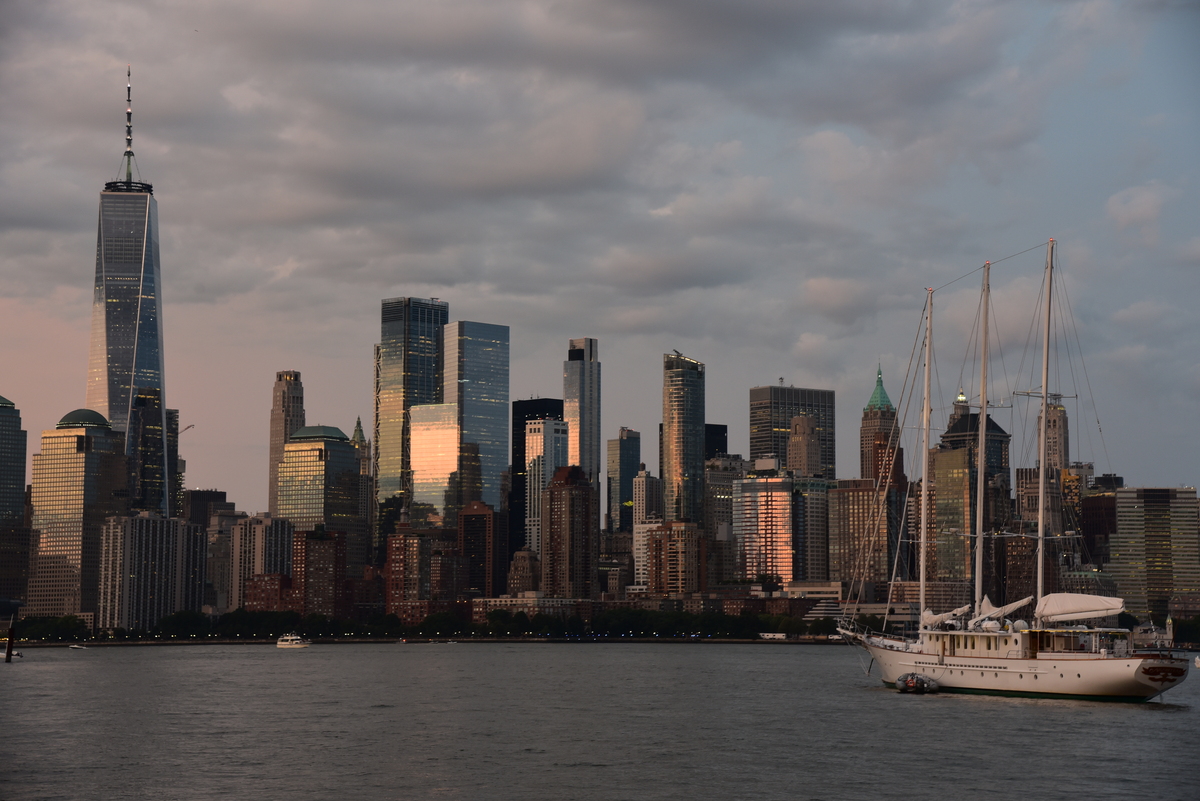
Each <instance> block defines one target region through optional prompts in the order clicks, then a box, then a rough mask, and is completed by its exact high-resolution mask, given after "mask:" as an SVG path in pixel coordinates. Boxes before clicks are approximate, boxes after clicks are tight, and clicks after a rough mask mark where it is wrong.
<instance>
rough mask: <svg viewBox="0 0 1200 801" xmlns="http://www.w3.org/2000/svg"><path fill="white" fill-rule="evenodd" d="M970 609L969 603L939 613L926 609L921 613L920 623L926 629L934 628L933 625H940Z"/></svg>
mask: <svg viewBox="0 0 1200 801" xmlns="http://www.w3.org/2000/svg"><path fill="white" fill-rule="evenodd" d="M970 611H971V605H970V604H967V605H966V606H960V607H959V608H958V609H955V610H954V611H953V612H943V613H942V614H940V615H935V614H934V613H933V612H931V611H930V610H928V609H926V610H925V611H924V612H922V613H921V625H923V626H924V627H925V628H927V629H931V628H934V627H935V626H940V625H941V624H943V623H945V622H946V621H947V620H952V619H954V618H956V617H962V616H963V615H965V614H967V613H968V612H970Z"/></svg>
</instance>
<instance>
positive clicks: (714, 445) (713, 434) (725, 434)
mask: <svg viewBox="0 0 1200 801" xmlns="http://www.w3.org/2000/svg"><path fill="white" fill-rule="evenodd" d="M728 453H729V426H727V425H725V424H724V423H705V424H704V460H705V461H708V460H709V459H715V458H717V457H718V456H721V455H724V454H728Z"/></svg>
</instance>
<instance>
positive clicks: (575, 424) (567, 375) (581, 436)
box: [563, 337, 600, 497]
mask: <svg viewBox="0 0 1200 801" xmlns="http://www.w3.org/2000/svg"><path fill="white" fill-rule="evenodd" d="M563 420H564V421H566V423H567V425H568V426H569V427H570V431H571V433H570V454H569V456H568V458H569V459H570V461H569V462H568V464H577V465H579V466H580V467H582V468H583V472H584V473H585V474H586V475H587V477H588V481H590V482H592V489H593V490H594V491H595V492H596V493H597V497H599V492H600V352H599V349H598V348H597V347H596V340H594V339H591V338H589V337H584V338H582V339H572V340H571V344H570V347H569V348H568V349H567V360H566V361H565V362H563Z"/></svg>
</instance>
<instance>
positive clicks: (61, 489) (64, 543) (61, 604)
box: [23, 409, 128, 624]
mask: <svg viewBox="0 0 1200 801" xmlns="http://www.w3.org/2000/svg"><path fill="white" fill-rule="evenodd" d="M127 478H128V476H127V474H126V459H125V438H124V436H123V435H122V433H121V432H119V431H114V430H113V428H112V426H110V425H109V423H108V421H107V420H105V419H104V416H103V415H101V414H99V413H97V412H95V411H94V410H92V409H76V410H75V411H73V412H71V413H69V414H67V415H65V416H64V417H63V418H62V419H61V420H59V421H58V425H56V426H55V427H54V428H53V429H50V430H48V431H43V432H42V451H41V453H36V454H34V456H33V490H32V503H33V526H32V528H33V533H32V542H31V555H32V558H31V561H30V575H29V593H28V602H27V604H26V606H25V609H24V610H23V612H24V614H25V615H27V616H48V617H62V616H63V615H78V616H80V617H82V618H84V619H85V620H86V621H87V622H88V623H89V624H91V623H92V622H93V621H94V616H95V614H96V611H97V606H96V605H97V601H98V598H97V584H98V581H99V571H100V540H101V531H102V529H103V527H104V521H105V520H106V519H107V518H109V517H112V516H114V515H123V514H125V512H126V508H127V505H126V501H127V493H128V482H127Z"/></svg>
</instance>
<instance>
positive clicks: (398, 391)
mask: <svg viewBox="0 0 1200 801" xmlns="http://www.w3.org/2000/svg"><path fill="white" fill-rule="evenodd" d="M449 315H450V305H449V304H448V303H446V302H445V301H441V300H438V299H437V298H431V299H428V300H426V299H424V298H387V299H385V300H384V301H383V308H382V314H381V320H382V323H381V332H380V340H379V344H378V345H377V346H376V347H375V435H374V440H375V471H374V473H375V493H376V497H377V498H378V500H379V504H380V507H381V508H380V514H379V518H380V524H381V525H384V526H386V525H387V523H389V522H392V521H394V520H395V519H397V518H398V510H395V509H393V507H396V506H397V505H398V504H399V505H402V504H403V503H404V502H405V501H407V498H405V493H406V492H407V491H408V489H409V481H410V475H409V470H410V469H411V467H410V463H409V445H410V440H409V429H408V426H409V421H408V414H407V413H408V410H409V409H410V408H412V407H413V406H416V405H419V404H430V403H441V402H442V329H443V327H444V326H445V325H446V323H447V322H448V321H449V319H450V316H449Z"/></svg>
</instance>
